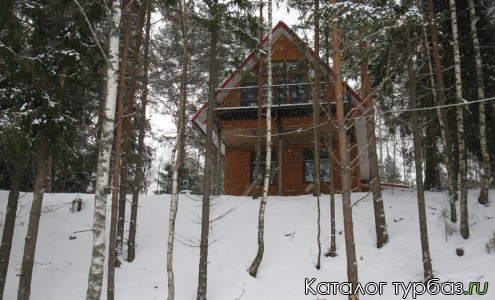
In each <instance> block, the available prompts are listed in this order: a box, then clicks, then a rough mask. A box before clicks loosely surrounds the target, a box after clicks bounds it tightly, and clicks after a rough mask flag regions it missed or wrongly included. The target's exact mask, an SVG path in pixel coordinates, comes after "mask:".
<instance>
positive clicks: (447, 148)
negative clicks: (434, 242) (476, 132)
mask: <svg viewBox="0 0 495 300" xmlns="http://www.w3.org/2000/svg"><path fill="white" fill-rule="evenodd" d="M428 18H429V21H430V31H431V40H432V46H433V61H434V64H435V75H436V77H437V85H438V106H439V107H438V121H439V123H440V132H441V134H442V142H443V148H444V152H445V153H444V154H445V155H444V161H445V166H446V168H447V181H448V183H447V184H448V190H449V202H450V221H451V222H457V213H456V207H455V200H456V199H455V198H456V188H455V183H454V181H455V180H454V170H453V169H454V167H453V157H454V156H453V155H452V150H451V142H450V136H451V133H450V130H449V126H448V123H447V116H446V110H445V107H444V106H445V104H446V101H445V85H444V81H443V72H442V63H441V61H440V49H439V46H438V35H437V27H436V25H435V11H434V7H433V0H428Z"/></svg>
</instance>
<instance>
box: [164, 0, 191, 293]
mask: <svg viewBox="0 0 495 300" xmlns="http://www.w3.org/2000/svg"><path fill="white" fill-rule="evenodd" d="M186 5H187V3H186V1H185V0H180V2H179V8H180V11H181V31H182V39H183V44H184V47H183V55H184V62H183V64H182V74H181V87H180V103H179V110H180V111H179V126H178V128H177V140H176V144H175V147H174V150H173V152H172V168H173V169H172V170H173V171H172V195H171V199H170V216H169V220H168V225H169V227H168V242H167V278H168V298H167V299H168V300H173V299H174V298H175V282H174V270H173V254H174V239H175V219H176V217H177V210H178V207H179V184H178V182H177V181H178V177H179V168H180V165H181V163H182V161H181V159H182V158H183V156H181V155H182V154H181V150H180V149H181V145H182V143H183V141H184V139H185V130H184V128H185V126H186V125H185V121H186V120H185V113H183V111H182V110H184V109H185V107H186V105H185V103H186V100H187V99H186V97H187V66H188V57H189V56H188V40H187V32H188V29H187V6H186ZM181 157H182V158H181Z"/></svg>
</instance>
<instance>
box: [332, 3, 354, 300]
mask: <svg viewBox="0 0 495 300" xmlns="http://www.w3.org/2000/svg"><path fill="white" fill-rule="evenodd" d="M330 4H331V5H335V4H336V0H330ZM336 19H337V15H336V14H335V13H334V14H332V22H335V20H336ZM330 30H331V32H332V48H333V64H334V65H333V70H334V72H335V102H336V106H337V131H338V140H339V158H340V167H341V171H340V178H341V181H342V211H343V216H344V236H345V250H346V259H347V281H348V282H349V283H351V295H349V298H350V299H351V300H356V299H358V295H356V294H355V288H356V287H357V284H358V268H357V261H356V248H355V240H354V228H353V223H352V206H351V176H350V162H349V156H348V149H349V148H348V140H347V127H346V120H345V114H344V98H343V92H342V86H343V85H342V74H341V71H342V70H341V64H340V39H339V38H340V37H339V28H338V27H337V26H336V25H335V24H333V25H332V26H331V29H330Z"/></svg>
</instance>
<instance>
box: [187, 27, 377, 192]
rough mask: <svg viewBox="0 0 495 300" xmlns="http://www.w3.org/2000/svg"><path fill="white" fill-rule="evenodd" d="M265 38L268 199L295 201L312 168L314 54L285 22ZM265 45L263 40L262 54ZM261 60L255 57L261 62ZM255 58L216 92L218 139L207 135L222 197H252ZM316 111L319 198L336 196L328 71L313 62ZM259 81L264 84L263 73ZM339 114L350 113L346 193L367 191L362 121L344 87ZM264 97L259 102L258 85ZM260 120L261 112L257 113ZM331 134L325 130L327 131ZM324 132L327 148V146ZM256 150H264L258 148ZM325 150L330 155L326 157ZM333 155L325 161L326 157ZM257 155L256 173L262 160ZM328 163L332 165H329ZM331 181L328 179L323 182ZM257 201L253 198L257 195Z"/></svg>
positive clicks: (358, 105) (199, 118)
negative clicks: (268, 54) (219, 166)
mask: <svg viewBox="0 0 495 300" xmlns="http://www.w3.org/2000/svg"><path fill="white" fill-rule="evenodd" d="M272 33H273V38H272V70H273V71H272V72H273V103H272V164H271V167H272V173H271V174H270V189H269V194H270V195H286V196H288V195H302V194H312V193H313V183H314V182H313V181H314V179H313V178H314V165H313V149H314V141H315V135H314V130H313V128H314V124H313V100H312V98H313V96H312V89H313V86H314V84H313V81H314V79H313V78H312V77H314V75H313V74H314V71H313V70H314V68H315V57H316V56H315V55H316V54H315V53H314V51H313V50H312V49H311V48H310V47H308V45H307V44H305V43H304V42H303V41H302V40H301V39H300V38H299V37H298V36H297V35H296V34H295V33H294V32H293V31H292V30H291V29H290V28H289V27H288V26H287V25H286V24H285V23H283V22H280V23H278V24H277V25H276V26H275V27H274V28H273V31H272ZM267 43H268V39H267V38H265V39H264V40H263V48H264V49H267ZM264 60H265V57H263V55H261V63H263V65H266V64H265V63H264ZM259 63H260V51H259V49H255V50H253V51H252V52H251V54H250V55H249V56H248V57H247V58H246V59H245V60H244V62H243V63H242V64H241V66H240V67H239V69H238V70H237V71H235V72H234V73H233V74H231V76H229V77H228V78H227V79H226V80H225V81H224V82H223V84H222V85H221V86H220V87H219V89H218V91H217V93H216V101H217V107H216V108H215V114H216V120H217V122H216V125H215V126H218V128H217V129H219V130H218V132H220V139H217V137H216V135H214V140H215V141H220V145H218V142H216V146H217V147H218V146H219V147H220V149H221V152H222V154H223V158H224V175H223V178H224V181H223V186H224V193H225V194H227V195H239V196H240V195H252V194H253V192H254V191H253V186H254V185H253V179H254V178H253V177H254V169H255V163H254V162H255V158H256V151H255V145H256V137H257V134H258V125H257V124H258V122H257V118H258V106H257V93H258V79H257V78H258V64H259ZM318 67H319V74H320V82H321V84H320V89H321V92H320V95H321V97H320V105H321V109H320V110H321V116H320V123H319V125H318V126H319V129H320V130H319V132H320V137H319V139H320V145H321V149H322V150H321V155H320V157H321V159H320V177H321V178H320V181H321V192H322V193H329V191H330V187H333V188H334V189H335V190H336V191H337V192H338V191H339V190H340V189H341V182H340V164H339V162H338V148H337V147H338V143H337V133H336V129H335V127H334V125H333V124H332V123H333V122H329V116H330V121H332V120H333V121H335V119H336V118H335V96H334V85H335V81H334V77H333V74H334V73H333V71H332V69H331V68H330V67H329V66H328V65H326V64H325V63H322V62H321V63H320V65H319V66H318ZM263 78H264V79H265V82H266V67H265V68H264V75H263ZM344 91H346V92H345V95H344V101H345V103H346V104H345V105H346V111H347V112H349V111H350V112H351V114H349V115H351V116H352V117H351V118H352V120H351V121H350V122H349V124H352V128H351V129H350V130H349V143H350V147H349V154H350V158H351V162H352V172H351V174H352V188H353V190H354V191H362V190H363V189H366V188H367V186H368V185H369V164H368V155H367V147H366V144H367V136H366V121H365V118H364V117H363V114H364V107H363V105H362V99H361V98H360V97H359V95H358V94H357V93H356V92H355V91H354V90H352V89H351V88H350V87H349V86H347V85H345V86H344ZM264 94H265V96H266V85H265V91H264ZM262 111H263V114H266V107H265V106H263V108H262ZM206 115H207V104H205V105H204V106H203V107H202V108H201V109H200V110H199V111H198V112H197V113H196V115H195V116H194V117H193V124H194V126H195V127H196V128H197V129H199V130H200V131H201V132H202V133H205V132H206ZM262 124H263V129H262V132H263V134H262V136H263V137H262V138H261V141H262V143H263V144H265V143H264V140H265V139H264V136H265V134H266V120H265V118H264V117H263V122H262ZM330 128H333V129H330ZM329 130H332V133H333V141H332V145H331V147H329V146H328V144H329V138H328V136H329ZM261 149H262V151H264V149H265V146H264V145H263V146H262V148H261ZM329 150H330V151H329ZM332 153H334V155H333V158H332V157H330V156H331V155H332ZM264 154H265V153H264V152H263V153H262V159H261V169H264V164H265V162H264V161H265V159H264V158H263V156H264ZM331 160H333V164H331V166H330V164H329V161H331ZM330 172H332V174H333V180H332V182H330V180H329V179H330V178H331V176H329V174H330ZM258 194H259V191H258Z"/></svg>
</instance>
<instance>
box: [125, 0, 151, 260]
mask: <svg viewBox="0 0 495 300" xmlns="http://www.w3.org/2000/svg"><path fill="white" fill-rule="evenodd" d="M146 5H147V11H148V13H147V16H146V37H145V40H144V62H143V65H144V71H143V73H144V79H143V91H142V94H141V111H140V118H139V135H138V149H137V162H136V177H135V179H134V189H133V191H132V204H131V219H130V222H129V239H128V250H127V260H128V261H129V262H132V261H133V260H134V258H135V256H136V231H137V230H136V229H137V211H138V202H139V192H140V191H141V181H142V180H143V179H144V178H143V177H144V170H143V169H144V163H143V158H142V157H143V152H144V133H145V127H146V126H145V125H146V108H147V101H148V100H147V98H148V69H149V49H150V31H151V11H152V7H151V1H147V2H146Z"/></svg>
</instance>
